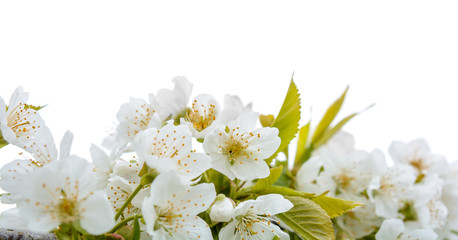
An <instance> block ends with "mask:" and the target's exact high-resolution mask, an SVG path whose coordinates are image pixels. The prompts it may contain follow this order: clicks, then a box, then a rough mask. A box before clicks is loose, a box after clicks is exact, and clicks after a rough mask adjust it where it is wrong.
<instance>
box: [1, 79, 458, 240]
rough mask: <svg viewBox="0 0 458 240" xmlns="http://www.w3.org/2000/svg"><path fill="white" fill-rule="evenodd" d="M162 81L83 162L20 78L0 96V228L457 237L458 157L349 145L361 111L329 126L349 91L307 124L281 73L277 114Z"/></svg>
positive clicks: (127, 107) (126, 109)
mask: <svg viewBox="0 0 458 240" xmlns="http://www.w3.org/2000/svg"><path fill="white" fill-rule="evenodd" d="M173 82H174V85H175V86H174V88H173V89H160V90H159V91H157V92H156V93H155V94H153V93H151V94H149V95H148V98H147V99H142V98H130V99H129V101H128V102H126V103H124V104H122V105H121V106H120V108H119V111H118V113H117V115H116V125H115V127H114V128H113V129H112V131H111V132H110V134H108V136H106V137H105V138H104V139H103V141H101V142H102V143H101V144H100V145H97V144H92V145H91V147H90V154H91V159H90V161H88V160H86V159H84V158H81V157H78V156H77V155H75V154H73V153H72V150H71V146H72V141H73V134H72V133H70V132H67V133H65V135H64V137H63V139H62V140H61V141H60V143H59V144H56V142H55V141H54V138H53V135H52V133H51V130H50V128H48V126H46V124H45V121H44V120H43V119H42V117H41V116H40V111H41V109H42V107H40V106H34V105H30V104H28V103H27V98H28V94H27V93H25V92H24V91H23V89H22V88H21V87H19V88H17V89H16V91H15V92H14V93H13V94H12V96H11V98H10V101H9V103H8V104H6V103H5V102H4V100H3V99H2V98H0V148H2V147H3V146H6V145H8V144H11V145H14V146H16V147H18V148H20V149H21V153H20V154H19V157H18V158H17V159H15V160H12V161H11V162H7V163H6V164H5V165H4V166H3V167H2V168H1V169H0V187H1V188H2V189H3V190H4V191H5V193H4V194H2V195H1V202H2V203H4V204H12V205H13V207H12V208H11V209H9V210H7V211H4V212H2V213H1V216H0V227H2V228H9V229H16V230H27V231H35V232H47V233H49V232H51V233H54V234H55V236H56V237H57V239H59V240H63V239H66V240H68V239H72V240H73V239H75V240H76V239H95V240H106V239H116V240H127V239H132V240H139V239H221V240H223V239H224V240H225V239H236V240H250V239H268V240H271V239H283V240H284V239H294V240H297V239H320V240H332V239H336V238H337V239H355V240H356V239H358V240H397V239H401V240H407V239H420V240H431V239H441V240H453V239H458V227H457V226H458V208H457V207H456V203H458V164H457V163H449V162H447V161H446V160H445V158H444V157H441V156H440V155H436V154H433V153H431V151H430V149H429V146H428V144H427V143H426V141H425V140H421V139H418V140H414V141H411V142H408V143H404V142H393V143H392V145H391V146H390V147H389V153H390V155H391V159H388V160H387V159H386V158H385V156H384V154H383V153H382V152H381V151H380V150H374V151H372V152H370V153H369V152H366V151H363V150H358V149H355V146H354V139H353V137H352V136H351V135H350V134H348V133H346V132H343V131H341V130H342V127H343V126H344V125H345V124H346V123H347V122H348V121H349V120H350V119H352V118H353V117H355V116H356V115H358V114H359V113H354V114H351V115H349V116H347V117H345V118H344V119H342V120H341V121H340V122H338V123H337V124H333V121H334V119H335V117H336V116H337V114H338V112H339V110H340V108H341V106H342V103H343V101H344V99H345V96H346V93H347V91H348V88H347V89H346V90H345V91H344V92H343V94H342V95H341V96H340V97H339V98H338V99H337V100H336V101H335V102H334V103H333V104H332V105H331V106H330V107H329V108H328V110H327V111H326V113H325V114H324V116H323V118H322V119H321V120H320V122H319V123H318V124H317V126H316V127H315V128H314V129H311V127H310V123H311V122H310V121H309V122H308V123H307V124H305V125H304V126H302V127H299V121H300V115H301V113H300V109H301V102H300V101H301V100H300V94H299V91H298V89H297V87H296V85H295V83H294V81H293V80H291V83H290V86H289V88H288V91H287V94H286V97H285V100H284V102H283V104H282V106H281V109H280V110H279V112H278V114H277V115H275V116H274V115H271V114H269V115H262V114H259V113H257V112H255V111H253V110H252V105H251V104H244V103H243V102H242V101H241V99H240V98H239V97H237V96H235V95H226V96H225V98H224V103H223V106H222V107H221V106H220V104H219V103H218V101H217V100H216V98H215V97H213V96H211V95H209V94H199V95H197V96H195V97H194V98H192V99H191V96H192V88H193V85H192V84H191V83H190V82H189V81H188V80H187V79H186V78H184V77H176V78H174V79H173ZM295 137H297V141H292V140H293V139H294V138H295ZM292 142H295V143H297V148H296V153H295V154H293V153H290V152H289V145H290V144H291V143H292ZM285 158H286V159H285Z"/></svg>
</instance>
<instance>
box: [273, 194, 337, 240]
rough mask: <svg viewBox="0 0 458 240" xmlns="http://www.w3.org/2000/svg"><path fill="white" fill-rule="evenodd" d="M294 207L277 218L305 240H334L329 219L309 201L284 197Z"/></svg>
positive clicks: (317, 206) (316, 205) (318, 207)
mask: <svg viewBox="0 0 458 240" xmlns="http://www.w3.org/2000/svg"><path fill="white" fill-rule="evenodd" d="M284 197H285V198H286V199H288V200H290V201H291V202H292V203H293V204H294V207H293V208H291V209H290V210H289V211H288V212H285V213H280V214H277V217H278V218H279V219H280V220H281V221H283V222H284V223H285V224H286V225H288V226H289V227H290V228H291V229H293V230H294V232H295V233H297V234H298V235H299V236H301V237H302V238H303V239H307V240H327V239H335V235H334V227H333V226H332V222H331V218H329V216H328V215H327V214H326V212H325V211H324V210H323V209H322V208H321V207H320V206H319V205H318V204H316V203H315V202H313V201H312V200H310V199H307V198H302V197H295V196H284Z"/></svg>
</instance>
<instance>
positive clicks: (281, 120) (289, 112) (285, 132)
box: [266, 78, 301, 164]
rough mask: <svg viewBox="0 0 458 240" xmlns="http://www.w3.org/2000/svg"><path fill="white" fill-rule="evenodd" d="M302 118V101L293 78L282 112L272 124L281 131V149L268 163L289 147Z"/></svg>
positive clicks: (267, 160)
mask: <svg viewBox="0 0 458 240" xmlns="http://www.w3.org/2000/svg"><path fill="white" fill-rule="evenodd" d="M300 118H301V99H300V95H299V91H298V90H297V87H296V84H295V83H294V81H293V79H292V78H291V83H290V84H289V88H288V92H287V93H286V97H285V100H284V101H283V105H282V106H281V109H280V112H279V113H278V115H277V117H276V118H275V120H274V122H273V123H272V127H276V128H278V130H279V134H278V136H279V137H280V139H281V143H280V147H279V148H278V149H277V151H276V152H275V153H274V154H273V155H272V156H271V157H270V158H268V159H266V162H267V163H268V164H269V163H270V162H271V161H272V159H274V158H275V157H276V156H277V154H278V153H279V152H281V151H283V150H284V149H285V148H286V147H288V145H289V142H291V140H292V139H293V138H294V137H295V136H296V133H297V131H298V130H299V119H300Z"/></svg>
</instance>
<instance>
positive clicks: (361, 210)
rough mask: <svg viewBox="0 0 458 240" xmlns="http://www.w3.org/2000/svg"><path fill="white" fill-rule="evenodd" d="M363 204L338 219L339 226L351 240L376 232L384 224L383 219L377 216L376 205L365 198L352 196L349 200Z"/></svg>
mask: <svg viewBox="0 0 458 240" xmlns="http://www.w3.org/2000/svg"><path fill="white" fill-rule="evenodd" d="M347 200H352V201H356V202H359V203H362V204H363V205H362V206H358V207H356V208H354V209H352V210H350V211H349V212H347V213H345V214H343V215H342V216H341V217H339V218H337V224H338V226H339V227H340V228H342V229H343V230H344V232H345V233H346V234H348V235H349V236H348V237H349V238H350V239H358V238H361V237H364V236H366V235H369V234H371V233H372V232H374V231H375V230H376V229H377V228H378V227H380V224H381V223H382V218H381V217H379V216H377V215H376V214H375V205H374V203H372V202H371V201H369V200H368V199H366V198H365V197H361V196H352V199H347Z"/></svg>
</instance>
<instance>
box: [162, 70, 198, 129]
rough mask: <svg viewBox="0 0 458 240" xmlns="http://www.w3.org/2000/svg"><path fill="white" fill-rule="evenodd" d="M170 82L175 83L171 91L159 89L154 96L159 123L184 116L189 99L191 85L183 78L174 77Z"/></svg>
mask: <svg viewBox="0 0 458 240" xmlns="http://www.w3.org/2000/svg"><path fill="white" fill-rule="evenodd" d="M172 81H173V82H174V83H175V88H174V89H173V90H170V89H160V90H159V91H158V92H157V95H156V96H157V101H158V103H159V106H160V111H159V112H160V116H161V118H160V119H161V121H166V120H168V119H172V120H175V119H176V118H177V117H179V116H180V115H184V112H185V111H186V107H187V105H188V102H189V98H190V97H191V92H192V84H191V83H190V82H189V81H188V80H187V79H186V78H185V77H174V78H173V79H172Z"/></svg>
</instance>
